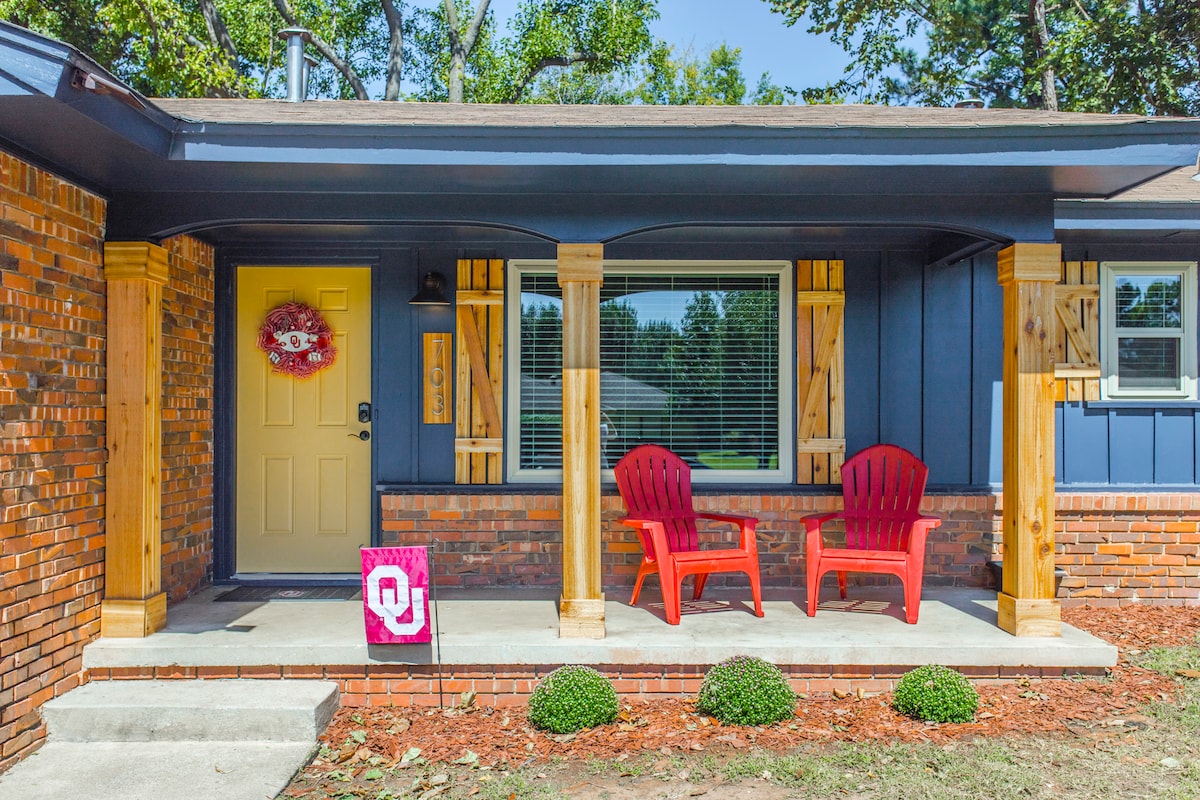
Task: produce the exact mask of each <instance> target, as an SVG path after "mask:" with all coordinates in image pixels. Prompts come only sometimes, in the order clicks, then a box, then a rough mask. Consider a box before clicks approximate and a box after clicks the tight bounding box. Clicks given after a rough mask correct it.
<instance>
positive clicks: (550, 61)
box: [504, 52, 600, 103]
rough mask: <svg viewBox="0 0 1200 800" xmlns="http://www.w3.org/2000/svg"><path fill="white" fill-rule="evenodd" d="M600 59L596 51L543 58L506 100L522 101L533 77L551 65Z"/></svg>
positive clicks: (569, 64) (559, 65) (561, 65)
mask: <svg viewBox="0 0 1200 800" xmlns="http://www.w3.org/2000/svg"><path fill="white" fill-rule="evenodd" d="M599 60H600V57H599V56H597V55H596V54H595V53H580V52H575V53H567V54H566V55H565V56H549V57H547V58H543V59H542V60H541V61H539V62H538V63H536V64H534V65H533V68H532V69H530V70H529V72H528V73H526V74H525V77H524V78H522V80H521V82H520V83H518V84H517V85H516V86H515V87H514V88H513V92H512V94H511V95H509V97H508V98H507V99H506V100H505V101H504V102H506V103H518V102H520V100H521V95H523V94H524V93H525V90H526V89H527V88H528V87H529V84H531V83H533V79H534V78H536V77H537V76H538V75H539V74H541V72H542V71H543V70H546V69H549V68H550V67H569V66H571V65H572V64H584V63H591V62H595V61H599Z"/></svg>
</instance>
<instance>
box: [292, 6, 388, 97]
mask: <svg viewBox="0 0 1200 800" xmlns="http://www.w3.org/2000/svg"><path fill="white" fill-rule="evenodd" d="M275 8H276V9H278V10H279V14H280V16H282V17H283V19H284V21H285V22H287V24H288V25H291V26H293V27H296V26H297V25H298V24H299V23H297V22H296V15H295V14H294V13H292V9H291V7H290V6H289V5H288V2H287V0H275ZM309 33H310V34H311V36H312V39H311V41H312V45H313V47H315V48H316V49H317V52H318V53H320V54H321V55H323V56H325V60H326V61H328V62H329V63H330V64H333V67H334V69H336V70H337V71H338V72H340V73H342V77H343V78H345V79H346V82H347V83H349V84H350V88H352V89H353V90H354V96H355V97H356V98H358V99H359V100H369V99H371V98H370V97H369V96H368V95H367V89H366V87H365V86H363V82H362V79H361V78H359V77H358V73H357V72H355V71H354V67H352V66H350V64H349V63H348V62H346V61H343V60H342V58H341V56H339V55H338V54H337V53H336V52H334V49H333V48H332V47H330V46H329V43H328V42H326V41H325V40H324V39H322V38H321V37H320V36H318V35H317V34H315V33H312V31H309Z"/></svg>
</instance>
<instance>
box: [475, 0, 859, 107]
mask: <svg viewBox="0 0 1200 800" xmlns="http://www.w3.org/2000/svg"><path fill="white" fill-rule="evenodd" d="M517 4H518V0H492V2H491V6H490V8H491V9H492V11H493V13H494V14H495V15H496V20H497V22H499V23H500V26H501V27H502V28H503V27H504V25H505V23H506V21H507V20H508V18H509V17H510V16H512V13H513V11H514V10H515V9H516V7H517ZM658 11H659V14H660V15H661V18H660V19H659V20H658V21H657V22H655V23H654V24H653V25H652V26H651V30H652V31H653V32H654V34H655V35H656V36H658V37H659V38H660V39H664V40H666V41H668V42H670V43H671V44H674V45H676V46H677V47H679V48H680V49H686V48H687V47H689V46H690V47H691V48H692V50H693V51H694V52H695V53H696V54H697V55H700V54H703V53H705V52H707V51H709V50H712V49H713V48H715V47H717V46H718V45H720V44H721V43H722V42H724V43H726V44H727V45H729V46H730V47H740V48H742V72H743V74H744V75H745V76H746V84H747V86H748V87H750V88H752V87H753V86H754V85H755V84H756V83H757V82H758V78H759V76H760V75H761V74H762V73H763V72H769V73H770V74H771V79H772V80H773V81H774V82H775V83H777V84H779V85H781V86H791V87H792V88H793V89H802V88H805V87H808V86H818V85H824V84H826V83H828V82H830V81H833V80H836V79H837V78H838V77H839V76H840V75H841V73H842V67H843V66H844V65H845V63H846V56H845V54H844V53H843V52H842V50H841V48H840V47H837V46H836V45H834V44H831V43H830V42H829V41H828V39H823V38H817V37H814V36H810V35H809V34H808V33H806V32H805V31H804V27H805V26H804V25H803V23H801V24H797V25H796V26H794V27H791V28H788V27H785V26H784V24H783V17H782V16H780V15H779V14H773V13H771V10H770V6H768V5H767V3H766V2H764V0H658Z"/></svg>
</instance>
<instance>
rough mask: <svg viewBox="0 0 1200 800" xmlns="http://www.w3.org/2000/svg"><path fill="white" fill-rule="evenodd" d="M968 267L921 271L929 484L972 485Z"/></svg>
mask: <svg viewBox="0 0 1200 800" xmlns="http://www.w3.org/2000/svg"><path fill="white" fill-rule="evenodd" d="M969 267H970V265H969V264H956V265H954V266H950V267H926V269H925V287H924V288H925V295H924V309H925V320H926V323H925V336H924V353H923V359H922V363H923V364H924V365H925V370H924V375H923V376H922V386H923V390H922V397H923V398H924V408H923V413H922V425H921V427H922V431H923V445H922V447H921V451H922V452H923V453H925V459H924V460H925V463H926V464H927V465H928V466H929V480H930V482H931V483H935V484H937V483H943V484H945V483H954V484H963V483H969V482H970V480H971V461H972V459H971V444H972V439H973V437H972V435H971V434H972V426H971V403H970V398H971V387H972V380H971V379H972V375H971V355H972V352H971V351H972V346H971V313H972V310H973V309H972V304H971V298H972V291H971V283H972V274H971V270H970V268H969Z"/></svg>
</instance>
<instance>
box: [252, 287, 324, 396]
mask: <svg viewBox="0 0 1200 800" xmlns="http://www.w3.org/2000/svg"><path fill="white" fill-rule="evenodd" d="M258 349H260V350H262V351H263V352H264V353H266V354H267V358H268V359H269V360H270V362H271V365H272V370H273V371H274V372H282V373H284V374H285V375H292V376H295V377H297V378H310V377H312V376H313V375H315V374H317V373H318V372H320V371H321V370H323V369H325V368H326V367H328V366H331V365H332V364H333V360H334V358H335V357H336V356H337V348H336V347H334V346H333V331H332V330H330V329H329V324H328V323H326V322H325V319H324V318H323V317H322V316H321V312H320V311H317V310H316V309H315V308H313V307H312V306H309V305H305V304H304V303H284V304H283V305H281V306H277V307H275V308H273V309H271V310H270V311H269V312H268V313H267V319H266V321H265V322H263V324H262V327H261V328H259V329H258Z"/></svg>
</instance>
